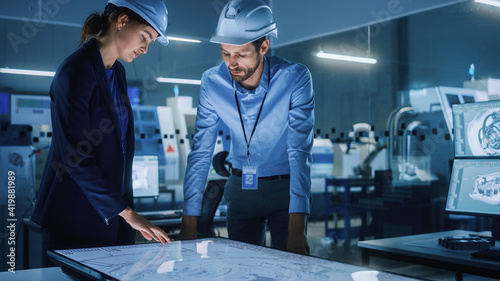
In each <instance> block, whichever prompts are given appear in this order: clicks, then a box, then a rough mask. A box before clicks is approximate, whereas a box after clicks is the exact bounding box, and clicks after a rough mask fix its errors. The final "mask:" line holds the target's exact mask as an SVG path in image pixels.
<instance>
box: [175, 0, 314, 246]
mask: <svg viewBox="0 0 500 281" xmlns="http://www.w3.org/2000/svg"><path fill="white" fill-rule="evenodd" d="M266 36H274V37H277V27H276V23H275V21H274V17H273V15H272V11H271V8H270V7H269V6H268V5H267V4H266V3H264V2H263V1H261V0H232V1H230V2H229V3H227V5H226V6H225V7H224V9H223V10H222V13H221V15H220V18H219V22H218V25H217V28H216V30H215V33H214V35H213V36H212V38H211V39H210V41H211V42H213V43H219V44H221V51H222V58H223V59H224V62H223V63H222V64H221V65H219V66H216V67H213V68H211V69H209V70H207V71H206V72H205V73H204V74H203V77H202V80H201V89H200V101H199V106H198V113H197V116H196V129H197V130H196V133H195V135H194V138H193V140H194V143H193V149H192V150H191V153H190V154H189V157H188V165H187V168H186V177H185V181H184V200H185V204H184V211H183V219H182V228H181V232H180V234H179V239H192V238H195V237H196V236H197V225H196V223H197V217H198V216H199V215H200V213H201V201H202V197H203V190H204V187H205V182H206V176H205V175H207V174H208V169H209V165H210V162H211V161H210V159H211V157H212V151H213V149H214V141H215V139H216V136H217V132H218V129H217V127H218V123H219V121H220V120H222V121H223V122H224V123H225V124H226V125H227V126H228V127H229V128H230V129H231V151H230V153H229V156H228V158H227V160H228V161H229V162H231V164H232V169H231V175H230V177H229V179H228V180H227V183H226V186H225V190H224V198H225V200H226V203H227V229H228V235H229V238H230V239H234V240H238V241H243V242H247V243H252V244H258V245H264V242H265V232H266V227H268V228H269V229H270V231H271V246H272V247H274V248H278V249H282V250H288V251H292V252H297V253H301V254H308V253H309V245H308V243H307V239H306V224H307V216H308V213H309V209H310V193H311V178H310V177H311V162H312V156H311V149H312V143H313V126H314V91H313V88H312V79H311V74H310V72H309V70H308V69H307V67H305V66H304V65H301V64H297V63H293V62H289V61H287V60H285V59H283V58H279V57H275V56H271V57H266V56H264V55H265V54H266V53H267V51H268V50H269V40H268V39H267V38H266Z"/></svg>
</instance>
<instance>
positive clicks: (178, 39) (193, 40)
mask: <svg viewBox="0 0 500 281" xmlns="http://www.w3.org/2000/svg"><path fill="white" fill-rule="evenodd" d="M167 39H168V40H172V41H182V42H189V43H201V41H200V40H195V39H187V38H181V37H172V36H167Z"/></svg>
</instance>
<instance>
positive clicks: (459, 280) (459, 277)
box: [455, 271, 464, 281]
mask: <svg viewBox="0 0 500 281" xmlns="http://www.w3.org/2000/svg"><path fill="white" fill-rule="evenodd" d="M463 279H464V278H463V274H462V272H458V271H457V272H455V281H462V280H463Z"/></svg>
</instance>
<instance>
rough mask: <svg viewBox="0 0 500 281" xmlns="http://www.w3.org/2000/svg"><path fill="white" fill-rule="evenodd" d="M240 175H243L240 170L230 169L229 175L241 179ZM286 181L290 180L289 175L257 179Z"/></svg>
mask: <svg viewBox="0 0 500 281" xmlns="http://www.w3.org/2000/svg"><path fill="white" fill-rule="evenodd" d="M242 174H243V171H242V170H240V169H231V175H235V176H238V177H241V175H242ZM286 179H290V175H277V176H269V177H259V180H286Z"/></svg>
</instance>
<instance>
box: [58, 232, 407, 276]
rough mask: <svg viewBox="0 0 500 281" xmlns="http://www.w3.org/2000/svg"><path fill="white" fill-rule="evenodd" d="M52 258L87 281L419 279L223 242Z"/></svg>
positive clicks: (180, 243)
mask: <svg viewBox="0 0 500 281" xmlns="http://www.w3.org/2000/svg"><path fill="white" fill-rule="evenodd" d="M48 256H49V258H50V259H51V260H52V261H53V262H54V263H55V264H56V265H59V266H61V267H62V269H63V271H64V272H67V273H68V274H70V275H73V276H75V275H76V276H77V277H80V278H79V279H83V280H133V281H149V280H151V281H153V280H154V281H158V280H354V281H359V280H386V281H387V280H389V281H391V280H401V281H404V280H415V279H412V278H407V277H404V276H401V275H395V274H390V273H385V272H378V271H374V270H368V269H366V268H363V267H358V266H354V265H349V264H344V263H339V262H335V261H331V260H326V259H320V258H316V257H312V256H303V255H299V254H293V253H289V252H284V251H280V250H275V249H271V248H266V247H261V246H255V245H251V244H246V243H242V242H237V241H232V240H228V239H224V238H206V239H200V240H186V241H174V242H172V243H169V244H167V245H161V244H159V243H147V244H137V245H128V246H115V247H102V248H86V249H73V250H71V249H70V250H55V251H52V250H50V251H48ZM84 276H88V278H84Z"/></svg>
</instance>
